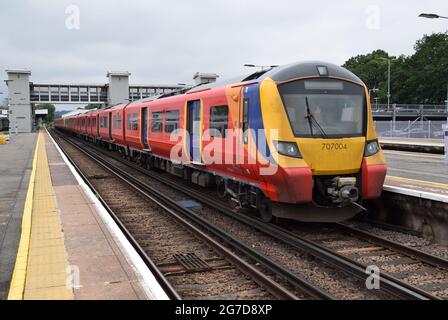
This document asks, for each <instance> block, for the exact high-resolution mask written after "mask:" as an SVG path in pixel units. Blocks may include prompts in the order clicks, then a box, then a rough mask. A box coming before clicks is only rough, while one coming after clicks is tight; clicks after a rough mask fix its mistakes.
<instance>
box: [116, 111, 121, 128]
mask: <svg viewBox="0 0 448 320" xmlns="http://www.w3.org/2000/svg"><path fill="white" fill-rule="evenodd" d="M117 129H121V113H119V114H118V115H117Z"/></svg>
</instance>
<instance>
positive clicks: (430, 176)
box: [384, 150, 448, 203]
mask: <svg viewBox="0 0 448 320" xmlns="http://www.w3.org/2000/svg"><path fill="white" fill-rule="evenodd" d="M384 155H385V157H386V161H387V166H388V173H387V177H386V182H385V186H384V190H386V191H391V192H396V193H402V194H406V195H411V196H415V197H419V198H425V199H429V200H434V201H440V202H445V203H448V165H446V164H445V163H444V156H443V155H437V154H426V153H417V152H404V151H392V150H384Z"/></svg>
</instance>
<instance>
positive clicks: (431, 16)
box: [419, 13, 448, 164]
mask: <svg viewBox="0 0 448 320" xmlns="http://www.w3.org/2000/svg"><path fill="white" fill-rule="evenodd" d="M419 17H421V18H427V19H448V17H445V16H441V15H438V14H435V13H422V14H420V15H419ZM447 113H448V90H447ZM443 135H444V138H445V164H448V116H447V124H446V125H445V126H444V129H443Z"/></svg>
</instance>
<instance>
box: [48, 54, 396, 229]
mask: <svg viewBox="0 0 448 320" xmlns="http://www.w3.org/2000/svg"><path fill="white" fill-rule="evenodd" d="M54 126H55V128H56V129H57V130H63V131H67V132H70V133H72V134H75V135H78V136H79V137H82V138H84V139H86V140H88V141H90V142H92V143H96V144H98V145H101V146H103V147H105V148H107V149H109V150H115V151H118V152H120V153H121V154H122V155H123V157H124V158H126V159H128V160H130V161H134V162H136V163H138V164H140V165H141V166H143V167H145V168H147V169H149V170H163V171H164V172H168V173H170V174H172V175H175V176H178V177H180V178H182V179H185V180H189V181H190V182H191V183H193V184H196V185H200V186H201V187H205V188H216V193H217V197H218V198H219V199H223V200H226V201H229V203H231V204H233V205H234V206H235V207H236V208H238V209H239V208H241V209H247V210H249V211H254V212H257V214H258V215H259V216H260V218H261V219H263V220H264V221H266V222H269V221H271V220H272V219H273V218H285V219H292V220H298V221H302V222H340V221H344V220H347V219H350V218H352V217H354V216H356V215H357V214H359V213H361V212H362V211H364V210H365V209H364V202H365V201H366V200H371V199H376V198H379V197H380V196H381V192H382V188H383V184H384V180H385V176H386V173H387V164H386V162H385V159H384V155H383V152H382V150H381V147H380V144H379V141H378V136H377V133H376V131H375V127H374V122H373V117H372V109H371V103H370V98H369V92H368V89H367V87H366V85H365V84H364V83H363V82H362V81H361V79H359V78H358V77H357V76H356V75H355V74H353V73H352V72H350V71H348V70H347V69H345V68H343V67H340V66H337V65H335V64H331V63H327V62H321V61H306V62H298V63H293V64H289V65H284V66H278V67H274V68H271V69H269V70H263V71H258V72H254V73H252V74H250V75H245V76H241V77H238V78H235V79H232V80H228V81H218V82H213V83H208V84H203V85H198V86H195V87H190V88H188V89H184V90H178V91H175V92H172V93H168V94H163V95H159V96H153V97H149V98H145V99H142V100H138V101H134V102H130V103H125V104H120V105H115V106H109V107H105V108H101V109H99V110H92V111H89V112H85V113H82V114H78V115H72V116H68V117H64V118H61V119H56V120H55V121H54ZM242 211H246V210H242Z"/></svg>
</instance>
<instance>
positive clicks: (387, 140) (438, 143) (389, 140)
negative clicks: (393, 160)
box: [380, 137, 445, 148]
mask: <svg viewBox="0 0 448 320" xmlns="http://www.w3.org/2000/svg"><path fill="white" fill-rule="evenodd" d="M380 143H384V144H397V145H400V144H403V145H419V146H434V147H442V148H443V147H444V146H445V144H444V142H443V139H416V138H402V137H382V138H380Z"/></svg>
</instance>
